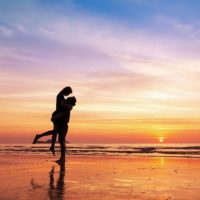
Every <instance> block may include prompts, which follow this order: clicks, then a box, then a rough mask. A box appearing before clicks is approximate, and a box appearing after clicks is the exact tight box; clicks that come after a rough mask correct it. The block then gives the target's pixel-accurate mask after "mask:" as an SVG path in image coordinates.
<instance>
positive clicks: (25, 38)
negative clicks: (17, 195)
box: [0, 0, 200, 143]
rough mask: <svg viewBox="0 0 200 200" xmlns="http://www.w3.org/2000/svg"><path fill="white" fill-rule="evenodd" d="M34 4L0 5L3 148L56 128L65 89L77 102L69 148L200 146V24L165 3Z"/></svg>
mask: <svg viewBox="0 0 200 200" xmlns="http://www.w3.org/2000/svg"><path fill="white" fill-rule="evenodd" d="M26 2H27V1H26ZM28 2H29V3H25V1H23V0H21V1H20V2H19V5H15V4H13V3H10V4H5V3H2V5H0V17H1V22H0V42H1V46H0V91H1V93H0V111H1V115H0V122H1V123H0V138H1V140H0V142H1V143H30V142H31V141H32V139H33V137H34V135H35V134H36V133H40V132H43V131H46V130H49V129H51V128H52V124H51V122H50V117H51V113H52V112H53V111H54V109H55V100H56V95H57V93H58V92H59V91H60V90H61V89H62V88H63V87H65V86H71V87H72V88H73V91H74V95H75V96H76V97H77V106H76V107H75V108H74V110H73V111H72V116H71V121H70V128H69V133H68V140H69V141H70V142H73V143H82V142H84V143H156V142H159V139H160V138H162V139H163V141H164V142H166V143H190V142H192V143H198V142H200V134H199V133H200V109H199V102H200V95H199V91H200V81H199V80H200V79H199V75H200V67H199V63H200V58H199V52H200V45H199V41H200V40H199V34H198V33H199V28H198V26H199V25H198V24H199V23H197V22H196V21H195V20H193V21H190V22H188V21H187V20H185V19H184V16H185V12H183V13H181V11H180V13H174V16H172V15H171V14H170V12H171V11H170V9H169V10H168V8H172V7H173V6H174V5H170V3H169V5H168V7H166V5H165V6H164V5H163V3H162V2H159V4H154V3H152V5H149V4H148V3H147V1H144V2H143V4H140V3H139V1H134V3H131V2H129V3H128V2H127V5H124V4H123V6H120V5H121V4H120V1H119V2H118V4H119V5H118V4H115V3H112V6H111V7H110V9H113V11H114V10H115V8H118V9H121V12H120V13H114V12H113V13H112V12H108V13H103V12H106V11H104V10H103V9H102V10H101V7H98V9H97V7H95V6H97V5H94V7H90V8H88V7H87V6H86V7H84V5H82V3H80V2H79V3H80V4H78V1H73V2H71V1H70V2H68V3H67V4H66V2H62V3H61V4H60V5H57V6H56V5H55V4H51V3H49V4H48V5H46V4H47V2H39V1H37V3H36V1H31V0H29V1H28ZM75 2H76V4H75ZM62 4H63V5H62ZM104 4H105V5H104ZM104 4H102V5H104V6H108V5H107V3H106V1H105V2H104ZM129 4H130V5H129ZM136 4H137V5H136ZM157 6H158V7H159V9H156V8H158V7H157ZM171 6H172V7H171ZM177 6H180V5H178V4H177ZM182 6H183V5H182ZM47 8H48V9H47ZM129 8H132V10H131V12H130V9H129ZM181 8H182V9H183V7H181ZM22 9H24V10H23V12H22ZM88 9H91V10H88ZM144 9H147V10H148V9H150V10H151V12H147V13H144ZM184 9H186V10H185V11H187V12H189V11H190V8H189V7H188V6H187V5H185V7H184ZM12 10H13V12H12ZM46 10H48V12H46ZM58 10H59V12H57V11H58ZM134 10H135V16H137V19H135V18H134V16H132V11H134ZM8 11H9V12H8ZM55 11H56V12H55ZM66 11H67V12H66ZM191 11H192V12H191V13H190V12H189V14H190V15H191V16H193V15H194V16H195V12H193V11H194V9H191ZM141 13H142V14H141ZM161 13H162V14H161ZM183 14H184V15H183ZM110 15H112V16H110ZM182 15H183V16H182ZM191 19H195V17H193V18H191ZM39 22H40V23H39Z"/></svg>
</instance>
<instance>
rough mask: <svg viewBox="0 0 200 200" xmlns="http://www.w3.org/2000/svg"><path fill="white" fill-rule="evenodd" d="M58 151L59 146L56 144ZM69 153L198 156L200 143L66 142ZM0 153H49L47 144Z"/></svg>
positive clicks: (11, 147)
mask: <svg viewBox="0 0 200 200" xmlns="http://www.w3.org/2000/svg"><path fill="white" fill-rule="evenodd" d="M56 151H57V152H58V151H59V146H58V145H57V146H56ZM66 151H67V154H69V155H103V156H105V155H113V156H120V155H123V156H124V155H127V156H128V155H129V156H130V155H137V156H165V155H167V156H180V157H183V156H187V157H198V158H200V145H191V144H190V145H180V144H177V145H171V146H170V145H161V146H159V145H136V144H129V145H124V144H123V145H120V144H118V145H116V144H113V145H88V144H67V148H66ZM0 153H50V151H49V144H36V145H21V144H20V145H16V144H15V145H0Z"/></svg>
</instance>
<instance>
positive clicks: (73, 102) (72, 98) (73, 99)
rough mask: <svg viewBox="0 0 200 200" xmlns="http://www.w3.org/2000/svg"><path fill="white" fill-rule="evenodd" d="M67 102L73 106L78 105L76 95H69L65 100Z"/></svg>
mask: <svg viewBox="0 0 200 200" xmlns="http://www.w3.org/2000/svg"><path fill="white" fill-rule="evenodd" d="M65 103H67V104H70V105H72V106H75V105H76V98H75V97H68V98H67V99H66V100H65Z"/></svg>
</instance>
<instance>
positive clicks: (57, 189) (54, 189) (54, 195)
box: [30, 163, 65, 200]
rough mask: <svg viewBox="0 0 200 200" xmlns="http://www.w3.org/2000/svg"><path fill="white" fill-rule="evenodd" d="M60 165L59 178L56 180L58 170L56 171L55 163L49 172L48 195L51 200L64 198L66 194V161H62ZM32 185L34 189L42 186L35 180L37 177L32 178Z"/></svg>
mask: <svg viewBox="0 0 200 200" xmlns="http://www.w3.org/2000/svg"><path fill="white" fill-rule="evenodd" d="M58 166H59V176H58V178H57V180H56V181H55V175H56V174H57V172H55V166H54V165H53V166H52V167H51V170H50V172H49V187H48V197H49V200H55V199H60V200H62V199H64V194H65V180H64V179H65V163H62V164H60V165H58ZM30 183H31V187H32V189H33V190H35V189H39V188H42V185H40V184H38V183H36V182H35V179H34V178H32V179H31V181H30Z"/></svg>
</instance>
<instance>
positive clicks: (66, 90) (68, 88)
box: [62, 86, 72, 96]
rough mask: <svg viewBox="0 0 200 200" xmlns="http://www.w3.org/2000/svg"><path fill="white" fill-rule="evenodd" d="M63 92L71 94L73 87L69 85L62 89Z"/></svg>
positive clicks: (65, 94)
mask: <svg viewBox="0 0 200 200" xmlns="http://www.w3.org/2000/svg"><path fill="white" fill-rule="evenodd" d="M62 93H63V95H64V96H68V95H69V94H71V93H72V88H71V87H69V86H67V87H65V88H63V89H62Z"/></svg>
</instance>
